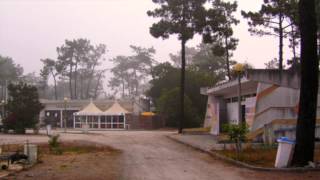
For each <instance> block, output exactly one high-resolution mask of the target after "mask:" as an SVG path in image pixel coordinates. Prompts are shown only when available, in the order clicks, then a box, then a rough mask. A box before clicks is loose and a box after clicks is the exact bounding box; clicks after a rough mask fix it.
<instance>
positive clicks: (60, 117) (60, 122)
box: [60, 110, 63, 128]
mask: <svg viewBox="0 0 320 180" xmlns="http://www.w3.org/2000/svg"><path fill="white" fill-rule="evenodd" d="M62 119H63V117H62V110H60V127H61V128H62Z"/></svg>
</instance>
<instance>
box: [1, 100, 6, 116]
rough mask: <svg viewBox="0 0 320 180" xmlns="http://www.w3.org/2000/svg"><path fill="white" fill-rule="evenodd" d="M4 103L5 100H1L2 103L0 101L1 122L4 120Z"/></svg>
mask: <svg viewBox="0 0 320 180" xmlns="http://www.w3.org/2000/svg"><path fill="white" fill-rule="evenodd" d="M5 103H6V101H5V100H2V101H1V106H2V109H1V110H2V114H1V115H2V117H1V119H2V120H3V119H4V105H5Z"/></svg>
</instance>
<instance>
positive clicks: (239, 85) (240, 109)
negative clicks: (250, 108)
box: [238, 72, 242, 124]
mask: <svg viewBox="0 0 320 180" xmlns="http://www.w3.org/2000/svg"><path fill="white" fill-rule="evenodd" d="M240 123H242V108H241V74H240V72H238V124H240Z"/></svg>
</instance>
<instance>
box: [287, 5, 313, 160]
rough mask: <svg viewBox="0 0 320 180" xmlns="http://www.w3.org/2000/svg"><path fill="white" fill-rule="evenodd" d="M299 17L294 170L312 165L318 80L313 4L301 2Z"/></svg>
mask: <svg viewBox="0 0 320 180" xmlns="http://www.w3.org/2000/svg"><path fill="white" fill-rule="evenodd" d="M299 14H300V24H299V26H300V33H301V89H300V102H299V113H298V121H297V130H296V146H295V149H294V154H293V160H292V165H293V166H305V165H307V164H308V161H313V157H314V140H315V125H316V114H317V97H318V80H319V79H318V76H319V69H318V68H319V62H318V57H317V34H316V33H317V25H316V14H315V1H314V0H300V2H299Z"/></svg>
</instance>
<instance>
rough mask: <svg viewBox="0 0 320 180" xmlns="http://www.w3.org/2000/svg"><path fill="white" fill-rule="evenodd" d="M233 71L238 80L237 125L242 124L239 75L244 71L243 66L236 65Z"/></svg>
mask: <svg viewBox="0 0 320 180" xmlns="http://www.w3.org/2000/svg"><path fill="white" fill-rule="evenodd" d="M233 71H234V72H235V73H236V74H237V79H238V124H240V123H242V120H243V119H242V108H241V75H242V73H243V71H244V65H243V64H240V63H237V64H235V65H234V66H233Z"/></svg>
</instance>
